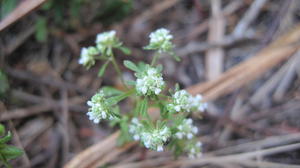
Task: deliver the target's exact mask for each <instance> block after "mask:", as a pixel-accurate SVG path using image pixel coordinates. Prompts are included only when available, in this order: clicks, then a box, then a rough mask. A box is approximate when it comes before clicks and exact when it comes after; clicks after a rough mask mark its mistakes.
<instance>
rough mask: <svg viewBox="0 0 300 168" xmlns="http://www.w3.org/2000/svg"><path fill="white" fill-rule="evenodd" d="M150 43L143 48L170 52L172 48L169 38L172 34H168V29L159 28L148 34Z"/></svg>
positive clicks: (170, 38) (171, 37)
mask: <svg viewBox="0 0 300 168" xmlns="http://www.w3.org/2000/svg"><path fill="white" fill-rule="evenodd" d="M149 37H150V43H149V45H148V46H146V47H145V49H149V50H158V52H160V53H162V52H171V51H172V49H173V48H174V45H173V43H172V42H171V40H172V39H173V36H172V35H171V34H170V31H169V30H167V29H165V28H160V29H158V30H156V31H154V32H152V33H151V34H150V35H149Z"/></svg>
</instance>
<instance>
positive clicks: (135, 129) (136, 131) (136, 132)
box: [129, 118, 143, 141]
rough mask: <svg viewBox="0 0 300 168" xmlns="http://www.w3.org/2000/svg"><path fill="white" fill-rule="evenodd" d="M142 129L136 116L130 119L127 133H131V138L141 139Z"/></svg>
mask: <svg viewBox="0 0 300 168" xmlns="http://www.w3.org/2000/svg"><path fill="white" fill-rule="evenodd" d="M142 129H143V125H142V124H141V123H140V122H139V120H138V119H137V118H132V119H131V124H130V125H129V133H131V134H132V135H133V139H134V140H135V141H138V140H140V139H141V137H140V133H141V131H142Z"/></svg>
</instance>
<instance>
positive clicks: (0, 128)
mask: <svg viewBox="0 0 300 168" xmlns="http://www.w3.org/2000/svg"><path fill="white" fill-rule="evenodd" d="M4 133H5V127H4V125H2V124H0V136H3V135H4Z"/></svg>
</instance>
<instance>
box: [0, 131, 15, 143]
mask: <svg viewBox="0 0 300 168" xmlns="http://www.w3.org/2000/svg"><path fill="white" fill-rule="evenodd" d="M11 138H12V134H11V132H10V131H8V133H7V135H6V136H5V137H3V138H0V144H3V143H6V142H8V141H10V140H11Z"/></svg>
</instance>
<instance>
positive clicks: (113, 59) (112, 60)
mask: <svg viewBox="0 0 300 168" xmlns="http://www.w3.org/2000/svg"><path fill="white" fill-rule="evenodd" d="M111 62H112V63H113V66H114V68H115V70H116V72H117V74H118V76H119V78H120V79H121V81H122V83H123V85H124V86H125V87H126V88H127V86H126V84H125V81H124V79H123V75H122V72H121V70H120V67H119V65H118V64H117V62H116V59H115V56H114V54H113V53H112V55H111Z"/></svg>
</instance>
